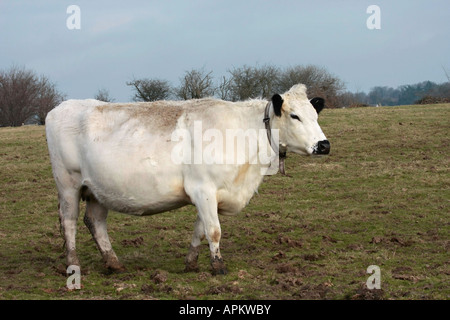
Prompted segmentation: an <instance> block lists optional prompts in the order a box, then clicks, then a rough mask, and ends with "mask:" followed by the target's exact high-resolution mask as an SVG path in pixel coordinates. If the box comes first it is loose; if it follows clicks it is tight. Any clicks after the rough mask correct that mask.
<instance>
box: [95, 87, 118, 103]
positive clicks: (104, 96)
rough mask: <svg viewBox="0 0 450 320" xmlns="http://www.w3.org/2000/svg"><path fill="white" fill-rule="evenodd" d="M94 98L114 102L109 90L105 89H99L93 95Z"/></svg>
mask: <svg viewBox="0 0 450 320" xmlns="http://www.w3.org/2000/svg"><path fill="white" fill-rule="evenodd" d="M94 99H96V100H100V101H104V102H114V101H115V99H114V98H111V97H110V95H109V91H108V90H107V89H104V88H103V89H99V90H98V92H97V94H96V95H95V96H94Z"/></svg>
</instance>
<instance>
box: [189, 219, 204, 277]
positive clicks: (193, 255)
mask: <svg viewBox="0 0 450 320" xmlns="http://www.w3.org/2000/svg"><path fill="white" fill-rule="evenodd" d="M204 238H205V228H204V226H203V222H202V220H201V219H200V216H199V215H197V220H195V225H194V235H193V236H192V241H191V246H190V247H189V252H188V254H187V256H186V260H185V263H186V268H185V269H184V271H186V272H191V271H194V272H197V271H198V265H197V261H198V253H199V252H200V246H201V242H202V240H203V239H204Z"/></svg>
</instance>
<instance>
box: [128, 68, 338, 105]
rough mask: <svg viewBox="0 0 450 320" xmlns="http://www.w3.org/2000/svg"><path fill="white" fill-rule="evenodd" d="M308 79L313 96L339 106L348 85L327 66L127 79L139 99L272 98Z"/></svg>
mask: <svg viewBox="0 0 450 320" xmlns="http://www.w3.org/2000/svg"><path fill="white" fill-rule="evenodd" d="M297 83H304V84H305V85H306V86H307V88H308V94H309V95H311V96H323V97H324V98H325V99H326V100H327V103H328V105H329V106H330V107H336V106H337V104H338V101H337V99H338V96H339V94H340V93H341V92H342V91H343V90H344V89H345V86H344V83H343V81H341V80H340V79H339V78H338V77H336V76H334V75H332V74H331V73H329V72H328V71H327V70H326V69H324V68H321V67H318V66H314V65H308V66H294V67H289V68H286V69H280V68H278V67H275V66H272V65H264V66H259V67H258V66H246V65H244V66H242V67H239V68H233V69H231V70H229V71H228V76H223V77H222V78H221V79H220V80H219V81H215V79H214V76H213V72H212V71H205V70H204V69H193V70H190V71H186V72H185V74H184V75H183V76H182V77H181V78H180V84H179V86H176V87H174V86H172V85H171V84H170V82H169V81H167V80H163V79H149V78H144V79H134V80H133V81H130V82H127V85H128V86H131V87H132V88H133V90H134V97H133V99H134V100H135V101H156V100H166V99H184V100H187V99H200V98H204V97H211V96H215V97H217V98H220V99H223V100H229V101H238V100H246V99H251V98H269V97H270V96H271V95H273V94H274V93H277V92H278V93H283V92H285V91H287V90H289V89H290V88H291V87H292V86H293V85H294V84H297Z"/></svg>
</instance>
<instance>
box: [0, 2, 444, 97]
mask: <svg viewBox="0 0 450 320" xmlns="http://www.w3.org/2000/svg"><path fill="white" fill-rule="evenodd" d="M373 4H374V5H378V6H379V8H380V10H381V15H380V20H381V29H378V30H377V29H373V30H370V29H368V28H367V25H366V21H367V19H368V18H369V17H370V16H371V14H369V13H367V12H366V9H367V7H368V6H369V5H373ZM70 5H78V6H79V8H80V18H81V19H80V22H81V23H80V27H81V29H79V30H77V29H74V30H69V29H68V28H67V25H66V22H67V19H68V18H69V17H70V16H71V14H70V13H69V14H68V13H67V8H68V7H69V6H70ZM264 64H273V65H275V66H279V67H287V66H294V65H299V64H300V65H308V64H314V65H318V66H322V67H325V68H326V69H327V70H328V71H329V72H331V73H332V74H334V75H336V76H338V77H339V78H341V79H342V80H343V81H344V82H345V83H346V87H347V89H348V90H350V91H358V90H359V91H366V92H368V91H369V90H370V88H372V87H374V86H392V87H397V86H399V85H403V84H412V83H417V82H421V81H425V80H431V81H434V82H437V83H442V82H444V81H446V80H447V78H446V76H445V72H444V70H443V68H445V69H446V70H447V72H448V73H450V1H448V0H432V1H425V0H407V1H406V0H395V1H393V0H390V1H385V0H370V1H365V0H316V1H303V0H277V1H275V0H238V1H235V0H223V1H222V0H184V1H181V0H172V1H171V0H165V1H162V0H158V1H152V0H146V1H143V0H142V1H134V0H128V1H120V2H119V1H103V0H100V1H92V0H91V1H87V0H86V1H76V0H51V1H50V0H49V1H45V0H42V1H37V0H33V1H31V0H28V1H21V0H0V69H2V70H4V69H8V68H10V67H11V66H12V65H18V66H24V67H26V68H27V69H31V70H34V71H36V72H37V73H38V74H44V75H46V76H47V77H49V78H50V79H51V80H52V81H53V82H55V83H56V84H57V87H58V89H59V90H60V91H62V92H63V93H65V94H67V97H68V98H91V97H93V96H94V95H95V94H96V93H97V91H98V90H99V89H101V88H105V89H107V90H109V92H110V95H111V96H112V97H113V98H115V99H116V101H130V99H131V97H132V95H133V92H132V89H131V87H128V86H127V85H126V82H127V81H130V80H131V79H133V78H143V77H148V78H161V79H166V80H169V81H170V82H171V83H172V84H173V85H178V83H179V78H180V77H181V76H182V75H183V73H184V72H185V71H186V70H191V69H193V68H202V67H204V68H205V70H207V71H210V70H211V71H213V75H214V76H215V77H216V78H217V79H219V77H221V76H223V75H227V70H228V69H230V68H233V67H240V66H243V65H250V66H255V65H264Z"/></svg>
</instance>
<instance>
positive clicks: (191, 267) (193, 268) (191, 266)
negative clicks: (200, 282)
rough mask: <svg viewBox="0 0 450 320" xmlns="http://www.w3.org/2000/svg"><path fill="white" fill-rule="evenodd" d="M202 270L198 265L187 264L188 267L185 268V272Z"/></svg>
mask: <svg viewBox="0 0 450 320" xmlns="http://www.w3.org/2000/svg"><path fill="white" fill-rule="evenodd" d="M199 271H200V269H199V268H198V265H197V263H186V266H185V268H184V272H199Z"/></svg>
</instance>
